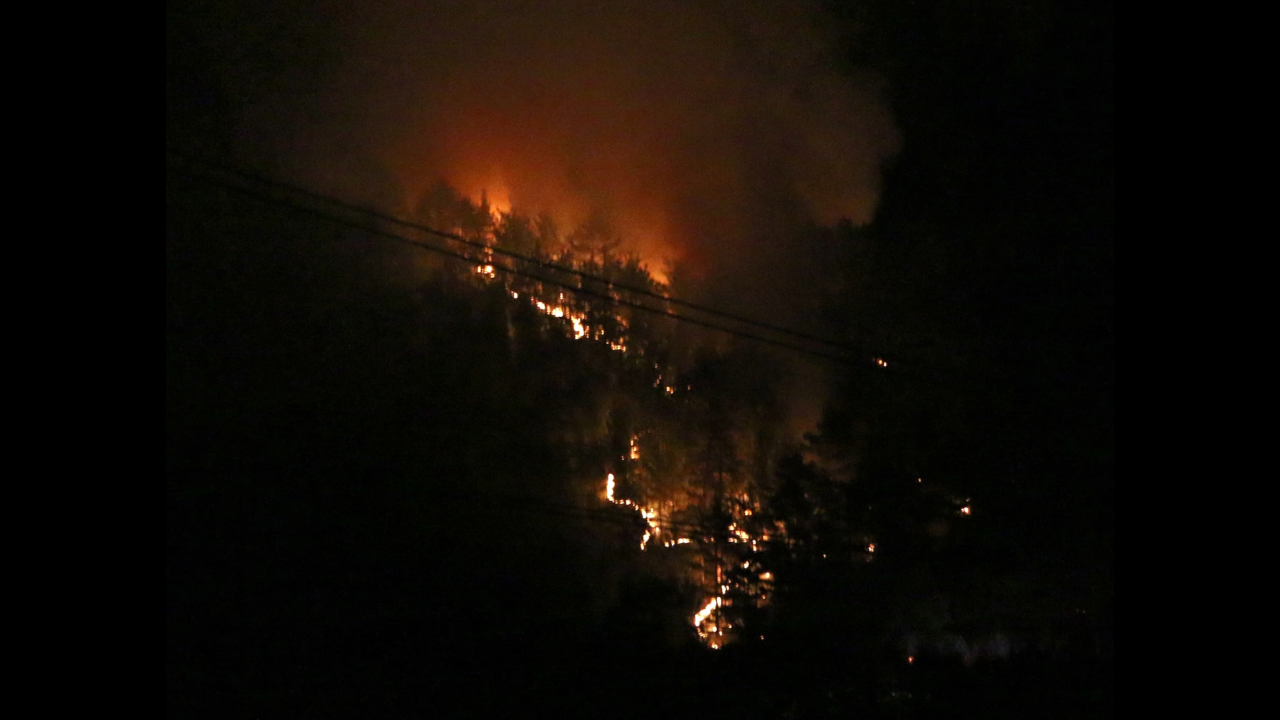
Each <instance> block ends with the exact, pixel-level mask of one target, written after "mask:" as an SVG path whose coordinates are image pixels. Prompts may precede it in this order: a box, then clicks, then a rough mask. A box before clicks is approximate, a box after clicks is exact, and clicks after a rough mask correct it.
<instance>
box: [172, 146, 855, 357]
mask: <svg viewBox="0 0 1280 720" xmlns="http://www.w3.org/2000/svg"><path fill="white" fill-rule="evenodd" d="M169 153H170V154H171V155H174V156H175V157H178V158H180V159H182V160H183V161H185V162H194V163H197V164H203V165H206V166H208V167H210V168H213V169H216V170H218V171H220V172H223V173H226V174H229V175H233V176H238V177H240V178H242V179H245V180H250V181H253V182H257V183H260V184H263V185H267V186H270V187H274V188H277V189H280V190H284V191H287V192H291V193H294V194H297V195H301V196H303V197H306V198H309V199H312V200H316V201H319V202H324V203H328V204H330V205H333V206H335V207H340V208H342V209H344V210H349V211H352V212H357V213H361V214H364V215H367V216H369V217H371V218H375V219H378V220H382V221H384V222H389V223H393V224H396V225H400V226H402V227H406V228H411V229H414V230H418V231H420V232H424V233H427V234H429V235H435V236H437V237H441V238H444V239H447V240H450V241H453V242H457V243H461V244H464V245H467V246H469V247H473V248H476V249H478V250H483V251H485V252H486V253H494V254H497V255H502V256H505V257H509V258H512V259H515V260H519V261H521V262H525V263H529V264H531V265H536V266H538V267H541V268H544V269H547V270H553V271H555V272H562V273H566V274H569V275H573V276H576V277H579V278H581V279H583V280H588V281H592V282H598V283H603V284H605V285H607V286H608V287H610V288H611V289H613V288H616V289H619V290H625V291H627V292H631V293H634V294H637V295H643V296H645V297H649V298H652V299H655V300H661V301H663V302H668V303H671V304H672V305H677V306H680V307H685V308H689V309H691V310H695V311H698V312H702V313H705V314H708V315H712V316H715V317H720V318H724V319H726V320H732V321H734V322H739V323H742V324H744V325H749V326H753V327H757V328H760V329H763V330H769V331H772V332H776V333H779V334H782V335H789V336H792V337H794V338H798V339H802V340H806V341H809V342H813V343H817V344H819V345H825V346H827V347H831V348H836V349H839V350H844V351H848V352H852V353H857V354H867V355H869V353H866V351H865V350H864V349H863V348H859V347H855V346H852V345H849V344H848V343H843V342H838V341H835V340H829V339H827V338H822V337H818V336H816V335H812V334H810V333H806V332H802V331H799V330H793V329H790V328H784V327H781V326H778V325H774V324H771V323H766V322H763V321H761V320H755V319H752V318H748V317H744V316H742V315H737V314H735V313H730V312H727V311H724V310H718V309H716V308H712V307H709V306H706V305H702V304H700V303H695V302H691V301H688V300H681V299H680V298H674V297H670V296H668V295H664V294H661V293H656V292H653V291H652V290H649V289H648V288H642V287H638V286H634V285H628V284H626V283H619V282H616V281H614V280H610V279H609V278H605V277H601V276H599V275H595V274H592V273H588V272H585V271H583V270H579V269H576V268H572V267H566V266H564V265H560V264H558V263H553V262H548V261H546V260H543V259H540V258H536V257H531V256H529V255H525V254H522V253H518V252H514V251H511V250H507V249H505V248H500V247H496V246H492V245H487V244H485V243H482V242H477V241H475V240H471V239H468V238H465V237H463V236H461V235H458V234H457V233H451V232H447V231H444V230H439V229H436V228H432V227H428V226H426V225H422V224H419V223H414V222H410V221H408V220H403V219H400V218H397V217H394V216H392V215H388V214H386V213H382V212H379V211H377V210H373V209H371V208H367V207H361V206H359V205H355V204H352V203H348V202H345V201H343V200H339V199H337V198H333V197H329V196H326V195H322V194H320V193H317V192H314V191H311V190H307V189H305V188H301V187H298V186H296V185H291V184H288V183H285V182H282V181H279V180H275V179H273V178H268V177H264V176H262V175H258V174H256V173H251V172H248V171H245V170H242V169H240V168H234V167H230V166H228V165H225V164H222V163H217V162H214V161H211V160H205V159H198V160H193V159H191V158H190V157H188V156H186V155H185V154H183V153H180V152H177V151H173V150H169ZM486 264H487V263H486Z"/></svg>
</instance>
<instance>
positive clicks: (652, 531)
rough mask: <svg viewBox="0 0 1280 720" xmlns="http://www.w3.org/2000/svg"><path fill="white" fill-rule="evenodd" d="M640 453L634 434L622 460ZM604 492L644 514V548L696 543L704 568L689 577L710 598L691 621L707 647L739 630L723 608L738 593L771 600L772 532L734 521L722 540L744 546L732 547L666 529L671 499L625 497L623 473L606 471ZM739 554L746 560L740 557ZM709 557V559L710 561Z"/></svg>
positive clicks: (743, 513)
mask: <svg viewBox="0 0 1280 720" xmlns="http://www.w3.org/2000/svg"><path fill="white" fill-rule="evenodd" d="M641 456H642V448H641V443H640V438H639V436H636V435H633V436H631V439H630V442H629V447H628V449H627V454H626V456H625V458H624V459H623V461H624V463H636V462H638V461H640V459H641ZM603 497H604V500H605V501H607V502H609V503H612V504H614V505H618V506H622V507H626V508H629V509H631V510H633V511H635V512H636V513H637V514H638V515H639V516H640V519H641V520H643V521H644V523H645V528H644V530H643V534H642V536H641V538H640V550H642V551H648V550H652V549H653V548H654V547H655V544H654V543H652V542H651V541H652V540H655V539H659V540H661V543H660V545H658V546H657V547H660V548H662V549H664V550H665V549H669V548H678V547H679V546H684V545H695V547H694V548H692V550H693V551H695V552H696V553H697V555H696V557H698V558H699V565H698V566H697V567H698V568H700V569H698V570H693V569H692V566H689V567H690V568H691V574H690V575H688V578H689V579H690V580H691V581H693V582H695V583H697V584H701V585H702V586H703V587H704V589H705V590H706V593H707V596H708V599H707V600H706V601H705V602H704V604H703V605H702V607H701V608H699V609H698V611H697V612H695V613H694V614H693V616H692V617H691V618H690V623H691V624H692V626H693V629H694V630H695V631H696V633H697V635H698V638H699V639H700V640H701V641H702V642H703V644H704V645H706V646H707V647H709V648H711V649H719V648H721V647H724V645H725V644H726V643H728V642H731V641H733V639H734V638H735V634H734V633H733V632H732V631H733V630H734V629H735V626H734V624H733V622H732V621H730V620H729V619H728V618H727V617H724V616H723V610H724V608H728V607H732V606H733V604H734V601H733V599H732V598H733V597H737V598H739V599H740V601H746V602H747V603H749V604H752V605H755V606H756V607H761V606H763V605H765V604H766V603H767V602H768V593H769V592H772V590H773V582H774V575H773V573H772V572H771V571H769V570H765V569H763V568H761V567H760V563H759V560H758V557H759V555H758V553H759V552H760V550H761V544H762V543H764V542H767V541H768V540H769V537H770V536H769V534H768V533H760V534H759V535H753V534H752V533H751V532H750V531H749V530H747V529H746V528H745V527H743V526H741V525H740V524H739V522H738V521H737V520H735V521H733V522H730V524H729V526H728V532H727V534H726V535H725V536H724V537H723V538H722V540H727V542H728V543H730V544H731V546H736V547H737V548H740V549H737V550H731V549H730V548H726V547H718V546H717V543H718V542H719V540H718V539H717V537H716V536H715V533H711V534H704V533H696V532H695V533H692V534H687V533H685V532H681V528H680V527H679V526H677V528H676V529H671V528H669V527H665V528H664V521H663V520H662V513H661V512H660V509H661V508H664V507H665V508H668V509H670V505H671V504H670V503H660V502H655V501H650V502H638V501H636V500H632V499H630V498H626V497H620V495H619V491H618V477H617V476H616V475H615V474H614V473H608V474H606V475H605V483H604V493H603ZM735 499H736V500H737V501H738V502H737V503H736V504H734V505H733V506H732V507H733V508H735V509H734V510H733V514H734V515H737V516H740V517H741V518H746V517H749V516H751V515H752V507H754V506H755V502H754V501H753V500H752V498H751V497H750V496H749V495H748V494H745V493H743V494H740V495H738V496H737V497H736V498H735ZM689 529H692V528H689ZM774 529H775V532H781V531H782V530H783V528H781V527H775V528H774ZM664 538H665V539H664ZM682 552H683V551H682ZM734 558H745V559H741V560H740V561H738V560H735V559H734ZM708 559H710V561H709V562H708ZM686 566H687V563H686ZM731 567H736V568H739V569H740V570H741V571H743V572H729V568H731Z"/></svg>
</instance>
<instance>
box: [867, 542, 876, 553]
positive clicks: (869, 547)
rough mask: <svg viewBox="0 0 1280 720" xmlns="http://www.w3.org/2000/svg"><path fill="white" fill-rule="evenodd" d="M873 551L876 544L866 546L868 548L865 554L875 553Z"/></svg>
mask: <svg viewBox="0 0 1280 720" xmlns="http://www.w3.org/2000/svg"><path fill="white" fill-rule="evenodd" d="M875 551H876V544H875V543H871V544H870V545H868V546H867V552H869V553H873V552H875Z"/></svg>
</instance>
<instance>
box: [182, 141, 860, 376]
mask: <svg viewBox="0 0 1280 720" xmlns="http://www.w3.org/2000/svg"><path fill="white" fill-rule="evenodd" d="M178 157H179V158H180V159H183V158H182V156H178ZM174 169H175V170H177V171H179V172H182V173H183V174H185V175H187V176H188V177H192V178H194V179H197V180H201V181H204V182H208V183H211V184H214V185H217V186H219V187H223V188H226V189H229V190H233V191H237V192H241V193H244V194H247V195H250V196H252V197H255V198H257V199H259V200H265V201H268V202H276V203H278V204H282V205H287V206H289V207H291V208H294V209H296V210H301V211H303V212H307V213H310V214H312V215H315V216H318V217H320V218H323V219H325V220H328V221H330V222H334V223H337V224H341V225H345V226H347V227H350V228H353V229H357V230H360V231H363V232H368V233H371V234H374V235H378V236H381V237H384V238H387V239H391V240H395V241H398V242H401V243H404V244H408V245H411V246H413V247H416V248H420V249H424V250H428V251H430V252H434V253H437V254H440V255H444V256H446V257H451V258H453V259H457V260H462V261H464V262H466V263H469V264H471V265H474V266H477V267H492V268H493V269H494V270H495V271H501V272H503V273H506V274H508V275H514V276H517V277H523V278H526V279H530V280H534V281H537V282H540V283H544V284H547V285H552V286H555V287H558V288H561V289H563V290H567V291H569V292H572V293H574V294H577V295H581V296H586V297H593V298H596V299H599V300H604V301H606V302H608V303H610V304H612V305H615V306H621V307H628V308H632V309H635V310H639V311H642V312H647V313H652V314H656V315H661V316H663V317H667V318H670V319H672V320H675V321H679V322H686V323H690V324H693V325H698V326H701V327H705V328H707V329H710V330H714V331H717V332H722V333H726V334H729V335H733V336H736V337H741V338H744V339H748V340H753V341H756V342H761V343H765V344H768V345H773V346H775V347H780V348H784V349H787V350H791V351H793V352H798V353H802V354H805V355H810V356H813V357H818V358H822V359H825V360H829V361H832V362H836V363H839V364H842V365H846V366H869V365H871V364H872V362H881V361H879V360H875V361H872V360H866V361H862V362H860V361H858V360H856V359H854V358H850V357H848V356H844V355H834V354H831V353H827V352H822V351H820V350H814V349H812V348H807V347H803V346H800V345H796V344H794V343H790V342H786V341H782V340H777V339H775V338H769V337H764V336H761V335H758V334H755V333H750V332H746V331H744V330H739V329H736V328H731V327H726V326H724V325H721V324H718V323H714V322H710V321H707V320H703V319H700V318H693V317H689V316H687V315H682V314H680V313H676V312H672V311H670V310H666V309H664V308H656V307H653V306H651V305H646V304H644V303H640V302H635V301H632V300H625V299H622V298H619V297H615V296H613V295H611V294H608V293H601V292H596V291H594V290H591V289H589V288H585V287H579V286H574V285H570V284H567V283H564V282H560V281H557V280H555V279H552V278H548V277H543V276H540V275H535V274H531V273H528V272H524V271H522V270H518V269H516V268H513V267H506V266H504V265H501V264H494V263H492V262H491V261H490V260H487V259H483V258H474V257H471V256H468V255H466V254H463V253H458V252H454V251H452V250H449V249H446V248H441V247H437V246H435V245H431V244H428V243H425V242H421V241H418V240H415V239H413V238H408V237H405V236H403V235H401V234H399V233H395V232H391V231H388V230H383V229H380V228H375V227H369V226H368V225H366V224H364V223H358V222H353V221H351V220H348V219H345V218H341V217H336V216H334V215H332V214H330V213H326V212H324V211H322V210H319V209H316V208H312V207H308V206H306V205H303V204H300V203H297V202H291V201H289V200H287V199H284V198H277V197H272V196H270V195H267V194H265V193H262V192H259V191H257V190H255V189H253V188H250V187H245V186H244V185H243V184H237V183H234V182H228V181H225V180H220V179H218V178H214V177H210V176H209V175H208V173H203V174H202V173H200V172H198V171H192V170H190V169H188V168H181V167H175V168H174ZM214 170H215V171H217V172H224V173H226V174H230V175H232V176H233V177H238V178H240V179H242V180H248V181H250V182H263V183H267V184H271V185H272V186H279V187H280V188H281V189H286V190H288V191H290V192H295V193H297V194H300V195H302V196H304V197H308V198H311V199H315V200H319V201H321V202H328V203H331V204H333V205H335V206H336V207H341V208H343V209H345V210H350V211H353V212H357V213H361V214H365V215H366V216H368V217H370V218H373V219H377V220H390V221H392V222H396V223H397V224H401V225H406V226H410V227H417V228H418V229H421V230H424V231H427V232H430V233H431V234H443V235H444V236H445V237H448V238H450V239H456V237H455V236H453V235H452V234H449V233H443V232H442V231H436V230H433V229H429V228H424V227H421V226H413V225H412V224H410V223H405V222H403V221H399V220H396V219H394V218H389V216H382V215H380V214H378V213H374V212H372V211H368V210H366V209H364V208H360V207H358V206H352V205H348V204H346V203H343V202H342V201H338V200H334V199H332V198H328V197H326V196H323V195H318V194H316V193H312V192H311V191H305V190H300V189H297V188H294V187H293V186H289V185H284V184H280V183H275V181H267V180H259V179H257V178H254V177H252V176H249V175H245V174H243V173H239V172H236V171H233V170H222V169H220V168H214ZM466 242H468V244H474V245H477V246H478V247H479V248H483V249H484V250H485V251H492V252H495V253H496V252H498V249H497V248H493V247H491V246H488V245H485V244H483V243H473V242H472V241H466ZM532 262H534V263H535V264H538V263H539V262H541V261H537V260H532ZM552 267H554V268H556V269H557V270H565V271H566V272H571V273H573V274H576V275H579V276H580V277H584V278H589V279H592V280H596V281H599V282H604V283H609V281H608V280H606V279H603V278H600V279H597V278H596V276H591V275H586V274H583V273H580V272H578V271H576V270H568V269H565V268H562V267H561V266H558V265H552ZM612 286H613V287H614V288H616V289H619V290H628V291H630V286H621V285H617V284H612ZM648 295H649V296H651V297H654V298H657V299H661V300H663V301H665V302H671V301H672V300H673V299H672V298H667V297H665V296H661V295H657V294H655V293H648ZM681 302H683V301H681ZM673 304H674V303H673Z"/></svg>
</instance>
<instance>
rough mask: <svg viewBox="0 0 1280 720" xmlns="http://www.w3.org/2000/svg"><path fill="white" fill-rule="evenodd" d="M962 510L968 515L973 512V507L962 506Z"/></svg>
mask: <svg viewBox="0 0 1280 720" xmlns="http://www.w3.org/2000/svg"><path fill="white" fill-rule="evenodd" d="M960 512H962V513H964V514H965V515H968V514H969V513H970V512H972V508H970V507H969V506H968V505H965V506H964V507H962V508H960Z"/></svg>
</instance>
